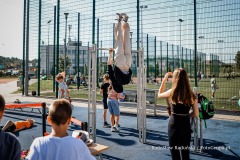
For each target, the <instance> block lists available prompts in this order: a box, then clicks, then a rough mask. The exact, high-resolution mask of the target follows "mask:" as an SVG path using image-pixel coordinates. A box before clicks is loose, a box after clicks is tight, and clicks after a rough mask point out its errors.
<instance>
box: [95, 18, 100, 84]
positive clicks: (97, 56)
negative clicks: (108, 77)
mask: <svg viewBox="0 0 240 160" xmlns="http://www.w3.org/2000/svg"><path fill="white" fill-rule="evenodd" d="M97 48H99V18H98V19H97ZM96 58H97V64H96V65H97V72H96V74H97V87H98V88H100V86H99V77H98V76H99V50H98V49H97V55H96Z"/></svg>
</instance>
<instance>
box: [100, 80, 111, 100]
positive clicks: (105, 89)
mask: <svg viewBox="0 0 240 160" xmlns="http://www.w3.org/2000/svg"><path fill="white" fill-rule="evenodd" d="M109 85H110V84H109V83H103V84H102V85H101V89H102V90H103V96H102V98H103V99H107V97H108V87H109Z"/></svg>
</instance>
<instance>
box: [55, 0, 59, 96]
mask: <svg viewBox="0 0 240 160" xmlns="http://www.w3.org/2000/svg"><path fill="white" fill-rule="evenodd" d="M59 28H60V0H58V2H57V57H56V60H57V64H56V73H59V35H60V34H59V32H60V29H59ZM55 84H56V98H57V97H58V83H55Z"/></svg>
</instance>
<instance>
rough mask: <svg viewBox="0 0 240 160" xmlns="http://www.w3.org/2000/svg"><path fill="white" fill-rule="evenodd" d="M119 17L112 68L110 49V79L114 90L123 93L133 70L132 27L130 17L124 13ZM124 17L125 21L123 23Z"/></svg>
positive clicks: (115, 32)
mask: <svg viewBox="0 0 240 160" xmlns="http://www.w3.org/2000/svg"><path fill="white" fill-rule="evenodd" d="M117 16H118V19H117V20H118V23H117V24H116V26H115V28H114V34H115V40H116V43H115V46H114V49H115V52H116V55H115V59H114V61H115V67H114V69H113V68H112V63H111V61H112V53H113V50H114V49H112V48H110V50H109V57H108V74H109V78H110V80H111V81H112V84H113V88H114V90H115V91H116V92H117V93H122V92H123V87H122V85H125V84H128V83H129V82H130V81H131V76H132V70H131V68H130V67H131V63H132V55H131V46H130V37H129V34H130V27H129V24H128V23H127V21H128V16H127V15H126V14H124V13H122V14H119V13H117ZM123 16H124V20H123V22H122V19H123Z"/></svg>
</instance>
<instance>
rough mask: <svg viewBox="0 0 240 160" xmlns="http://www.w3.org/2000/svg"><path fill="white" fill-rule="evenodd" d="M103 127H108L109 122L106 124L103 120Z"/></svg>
mask: <svg viewBox="0 0 240 160" xmlns="http://www.w3.org/2000/svg"><path fill="white" fill-rule="evenodd" d="M103 127H104V128H110V127H111V126H110V124H108V123H107V122H104V123H103Z"/></svg>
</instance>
